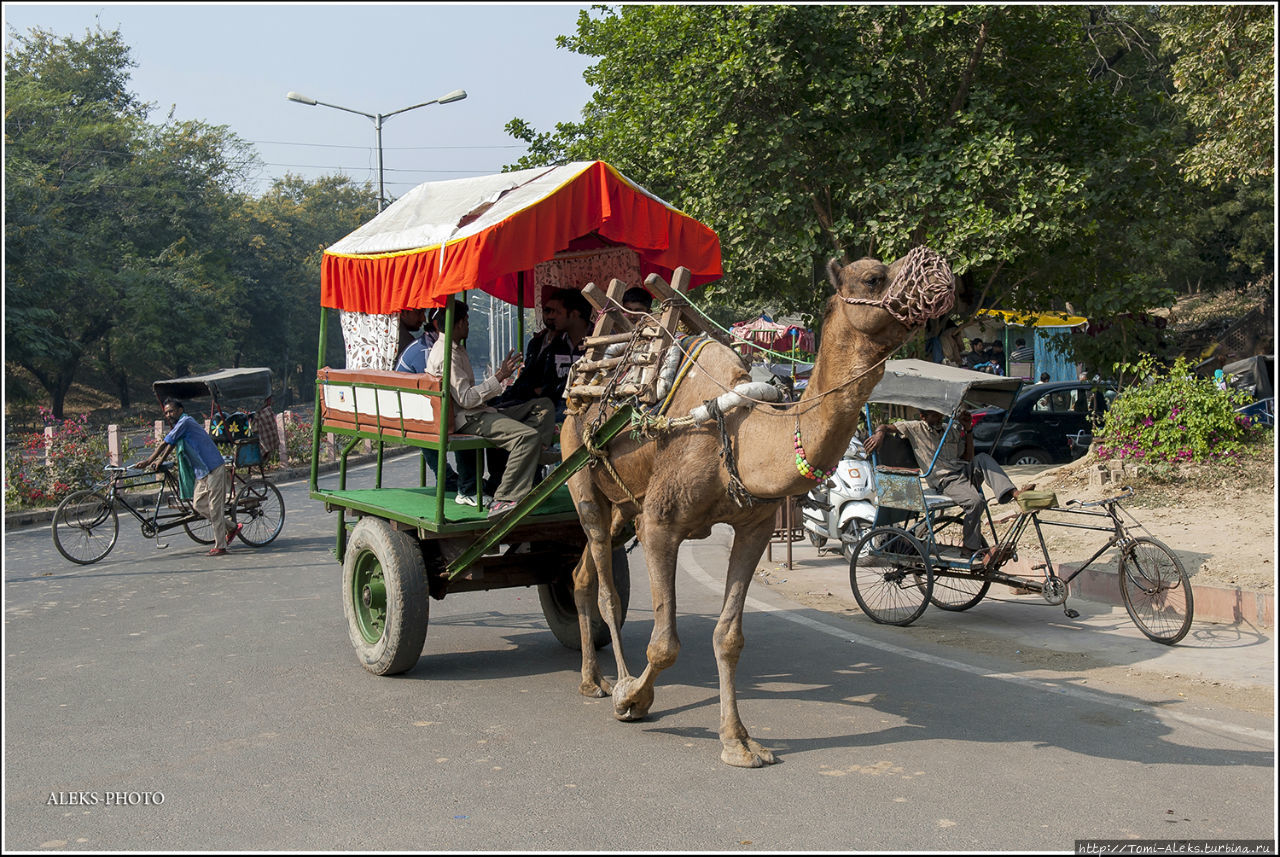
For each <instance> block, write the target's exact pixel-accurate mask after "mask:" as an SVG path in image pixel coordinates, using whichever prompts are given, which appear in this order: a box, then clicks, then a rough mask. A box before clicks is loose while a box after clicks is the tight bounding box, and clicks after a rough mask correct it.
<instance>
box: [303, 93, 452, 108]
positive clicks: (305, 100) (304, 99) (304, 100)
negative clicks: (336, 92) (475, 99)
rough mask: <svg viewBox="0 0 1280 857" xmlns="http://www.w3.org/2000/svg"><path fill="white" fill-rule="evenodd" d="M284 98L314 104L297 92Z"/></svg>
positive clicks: (314, 102)
mask: <svg viewBox="0 0 1280 857" xmlns="http://www.w3.org/2000/svg"><path fill="white" fill-rule="evenodd" d="M463 97H464V98H465V97H466V93H465V92H464V93H463ZM285 98H287V99H289V100H290V101H296V102H298V103H299V104H310V105H311V106H313V107H314V106H315V104H316V100H315V99H314V98H309V97H308V96H305V95H303V94H301V93H298V92H290V93H289V94H288V95H286V96H285Z"/></svg>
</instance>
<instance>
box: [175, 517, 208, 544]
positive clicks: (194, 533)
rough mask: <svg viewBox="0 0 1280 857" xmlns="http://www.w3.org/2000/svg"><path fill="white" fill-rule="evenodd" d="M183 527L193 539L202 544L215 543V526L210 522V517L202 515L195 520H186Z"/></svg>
mask: <svg viewBox="0 0 1280 857" xmlns="http://www.w3.org/2000/svg"><path fill="white" fill-rule="evenodd" d="M182 529H184V530H186V531H187V535H189V536H191V541H193V542H195V543H196V544H200V545H211V544H213V526H212V525H211V524H210V523H209V519H208V518H204V517H200V518H196V519H195V520H194V521H185V522H183V524H182Z"/></svg>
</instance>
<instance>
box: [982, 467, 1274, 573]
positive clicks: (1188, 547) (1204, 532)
mask: <svg viewBox="0 0 1280 857" xmlns="http://www.w3.org/2000/svg"><path fill="white" fill-rule="evenodd" d="M1097 464H1098V462H1097V460H1096V459H1095V458H1093V457H1092V456H1086V457H1085V458H1083V459H1080V460H1079V461H1076V462H1072V463H1071V464H1068V465H1064V466H1062V467H1058V468H1054V469H1051V470H1048V471H1045V472H1043V473H1041V474H1040V475H1039V476H1037V477H1035V478H1034V479H1033V480H1032V481H1034V482H1035V483H1036V487H1037V488H1038V489H1045V490H1049V491H1053V492H1055V493H1056V494H1057V495H1058V501H1059V502H1060V503H1062V502H1065V501H1067V500H1071V499H1077V500H1084V501H1088V500H1096V499H1099V498H1101V497H1107V496H1112V495H1114V494H1115V493H1117V490H1118V489H1120V488H1123V487H1124V486H1132V487H1133V489H1134V496H1133V499H1132V501H1130V502H1126V503H1124V504H1122V505H1123V507H1124V508H1125V509H1127V510H1128V511H1129V512H1130V513H1131V515H1132V518H1133V519H1136V520H1137V521H1138V522H1140V523H1141V524H1142V526H1143V527H1144V528H1145V529H1146V530H1147V532H1149V533H1150V534H1151V535H1152V536H1154V537H1155V538H1157V539H1159V540H1160V541H1162V542H1164V543H1165V544H1167V545H1168V546H1169V547H1170V548H1172V549H1173V550H1174V551H1175V552H1176V553H1177V554H1178V557H1179V558H1180V559H1181V560H1182V563H1183V565H1184V566H1185V567H1186V569H1187V573H1188V574H1189V575H1190V576H1191V580H1192V582H1193V583H1199V584H1209V585H1214V586H1225V587H1239V588H1241V589H1244V590H1248V591H1255V592H1274V591H1275V584H1276V569H1275V551H1276V531H1275V522H1276V496H1275V460H1274V446H1272V447H1270V448H1268V449H1266V450H1257V451H1256V452H1255V453H1254V454H1252V455H1250V456H1247V457H1246V458H1245V459H1244V460H1243V461H1241V463H1240V464H1238V465H1202V466H1195V465H1187V466H1184V467H1182V468H1181V469H1180V470H1177V471H1173V472H1171V473H1169V474H1166V475H1163V476H1162V477H1160V478H1155V477H1143V476H1142V475H1141V472H1139V475H1138V476H1137V478H1132V477H1131V478H1127V479H1125V480H1124V481H1122V482H1120V483H1118V485H1115V484H1109V485H1102V486H1091V485H1090V483H1089V471H1090V470H1091V469H1094V468H1095V466H1096V465H1097ZM993 508H998V507H993ZM1129 523H1130V525H1132V523H1133V520H1130V521H1129ZM1045 535H1046V542H1047V543H1048V546H1049V551H1050V555H1051V556H1053V557H1054V558H1055V560H1058V561H1068V562H1069V561H1071V559H1072V558H1079V559H1080V560H1081V561H1083V560H1085V559H1087V558H1088V557H1089V556H1091V555H1092V554H1093V552H1094V551H1095V550H1097V548H1098V547H1099V545H1100V544H1101V542H1100V538H1101V539H1103V540H1105V538H1106V536H1105V534H1103V533H1095V532H1090V531H1086V530H1070V529H1066V528H1062V527H1049V528H1046V529H1045ZM1104 559H1105V558H1104ZM1100 561H1102V560H1100Z"/></svg>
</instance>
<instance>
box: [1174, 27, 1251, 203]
mask: <svg viewBox="0 0 1280 857" xmlns="http://www.w3.org/2000/svg"><path fill="white" fill-rule="evenodd" d="M1160 11H1161V18H1162V20H1161V22H1160V23H1159V24H1158V25H1156V30H1157V32H1158V33H1159V34H1160V36H1161V38H1162V47H1163V49H1164V50H1165V51H1166V52H1168V53H1169V54H1170V55H1171V56H1172V57H1174V61H1173V66H1172V72H1173V82H1174V85H1175V86H1176V87H1177V93H1176V94H1175V95H1174V101H1175V102H1177V103H1178V104H1179V105H1181V106H1182V107H1184V108H1185V110H1186V115H1187V119H1188V120H1189V121H1190V122H1191V123H1192V124H1193V125H1194V126H1195V127H1196V129H1197V130H1198V132H1199V135H1198V137H1197V139H1196V142H1195V144H1194V145H1193V146H1192V147H1191V148H1189V149H1188V150H1187V151H1186V152H1184V153H1183V155H1182V157H1181V162H1182V165H1183V166H1184V167H1185V169H1186V173H1187V176H1188V177H1189V178H1190V179H1191V180H1192V181H1195V182H1197V183H1201V184H1207V185H1220V184H1222V183H1225V182H1229V181H1234V180H1239V179H1243V180H1246V181H1256V182H1259V183H1262V184H1270V183H1271V181H1272V179H1273V177H1274V175H1275V160H1274V135H1275V8H1274V7H1273V6H1271V5H1270V4H1267V5H1244V4H1239V5H1230V6H1223V5H1206V6H1197V5H1188V6H1162V7H1160Z"/></svg>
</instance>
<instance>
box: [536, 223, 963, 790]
mask: <svg viewBox="0 0 1280 857" xmlns="http://www.w3.org/2000/svg"><path fill="white" fill-rule="evenodd" d="M918 251H924V252H925V253H927V254H931V255H930V257H929V258H930V259H931V260H933V261H934V267H933V270H932V273H930V274H929V276H928V278H927V279H928V281H929V282H928V286H927V288H925V290H924V291H920V290H919V289H917V293H916V294H914V295H904V293H903V290H902V287H901V286H902V283H901V282H899V276H900V275H901V274H902V273H903V272H904V271H905V270H907V269H908V268H910V265H912V264H914V265H915V267H914V268H910V270H912V271H915V272H916V273H919V270H920V266H919V257H913V256H911V255H910V254H909V255H908V256H907V257H904V258H903V259H899V260H898V261H896V262H894V263H893V264H892V265H889V266H886V265H885V264H883V263H882V262H880V261H878V260H875V259H865V258H864V259H860V260H858V261H856V262H852V263H850V264H847V265H841V264H840V262H839V261H838V260H836V259H832V260H831V262H830V263H829V264H828V266H827V272H828V276H829V278H830V280H831V284H832V285H833V286H834V287H835V294H834V295H832V296H831V297H830V298H829V299H828V301H827V305H826V312H825V316H824V318H823V323H822V334H823V335H822V343H821V347H820V348H819V351H818V355H817V360H816V363H815V364H814V367H813V372H812V374H811V376H810V381H809V384H808V389H807V390H806V391H805V393H804V395H803V396H802V397H801V398H800V400H799V401H798V402H796V403H792V404H786V405H781V404H779V405H768V404H757V405H756V406H755V407H753V408H750V409H746V410H742V409H739V410H733V411H730V412H728V413H726V414H724V416H723V426H724V429H723V432H724V435H725V436H727V438H728V440H729V442H730V443H731V449H732V453H733V454H732V456H730V458H736V471H735V469H734V468H732V467H731V464H732V462H731V461H730V462H726V460H724V459H723V458H722V448H723V445H722V444H723V440H724V437H722V431H721V429H720V427H719V425H718V424H717V422H715V421H711V422H708V423H704V424H702V425H698V426H692V427H683V428H679V429H676V430H673V431H671V432H669V433H668V434H666V435H663V436H659V437H658V438H657V439H652V440H642V439H636V438H634V437H632V436H631V435H630V434H627V433H623V434H621V435H618V436H617V437H616V438H615V439H614V440H613V441H612V442H611V443H609V444H608V445H607V447H606V448H605V453H606V455H607V463H608V464H609V465H611V468H610V467H607V466H593V467H588V468H582V469H581V470H579V471H578V472H577V473H576V474H574V475H573V477H572V478H571V479H570V480H569V490H570V494H571V496H572V497H573V502H574V505H575V506H576V507H577V511H578V515H579V518H580V519H581V521H582V525H583V529H584V530H585V532H586V534H587V539H588V544H587V547H586V549H584V551H583V555H582V558H581V560H580V561H579V563H578V565H577V567H576V568H575V569H574V599H575V603H576V605H577V608H578V616H579V625H580V627H581V629H582V681H581V684H580V685H579V690H580V692H581V693H582V694H583V695H585V696H591V697H605V696H609V695H612V698H613V707H614V716H615V717H616V718H617V719H619V720H622V721H633V720H639V719H641V718H643V717H644V716H645V715H647V714H648V712H649V709H650V707H651V706H652V704H653V698H654V684H655V682H656V680H657V677H658V674H659V673H661V672H662V671H663V670H664V669H666V668H668V667H670V666H671V665H672V664H673V663H675V660H676V656H677V654H678V653H679V651H680V640H679V638H678V636H677V635H676V600H675V575H676V552H677V550H678V549H679V546H680V543H681V542H683V541H684V540H686V539H698V538H706V537H707V536H709V535H710V533H711V528H712V525H714V524H718V523H725V524H729V525H730V526H732V527H733V529H734V536H733V546H732V548H731V550H730V555H729V564H728V570H727V573H726V575H725V594H724V605H723V608H722V609H721V612H720V616H719V619H718V621H717V622H716V626H715V631H714V634H713V643H714V647H715V657H716V664H717V666H718V671H719V678H720V741H721V744H722V745H723V750H722V752H721V756H720V757H721V760H722V761H723V762H725V763H727V764H729V765H734V766H738V767H748V768H756V767H760V766H762V765H767V764H772V763H773V762H774V761H775V757H774V754H773V752H772V751H770V750H769V749H767V748H765V747H763V746H761V745H760V744H759V743H758V742H757V741H755V740H754V739H753V738H752V737H751V736H750V735H749V734H748V732H747V729H746V727H745V726H744V725H743V723H742V719H741V717H740V716H739V713H738V701H737V692H736V687H735V673H736V670H737V665H738V659H739V657H740V655H741V653H742V649H743V643H744V638H743V631H742V613H743V606H744V604H745V602H746V597H747V588H748V586H749V585H750V584H751V580H752V577H753V576H754V573H755V570H756V567H757V564H758V562H759V560H760V557H761V555H762V554H763V553H764V550H765V547H766V545H767V544H768V541H769V538H770V535H771V533H772V531H773V528H774V520H775V514H776V512H777V510H778V508H779V506H780V505H781V503H782V501H783V499H784V498H786V497H791V496H795V495H800V494H804V493H806V492H807V491H809V490H810V489H811V488H812V487H813V486H814V484H815V481H814V479H815V478H824V473H825V471H826V470H827V469H828V468H832V467H834V466H835V464H836V462H837V461H838V460H839V459H840V457H841V455H842V453H843V452H844V450H845V447H846V446H847V445H848V443H849V439H850V438H851V437H852V436H853V433H854V431H855V429H856V428H857V425H858V417H859V412H860V410H861V408H862V407H863V405H864V404H865V403H866V401H867V399H868V397H869V396H870V395H871V391H872V389H873V388H874V387H875V385H876V383H877V382H878V381H879V380H880V378H881V377H882V376H883V374H884V360H885V359H886V358H888V357H889V355H890V354H892V353H893V351H894V350H895V349H897V348H898V346H900V345H902V344H903V343H904V342H905V341H906V340H907V339H908V338H909V337H910V336H911V335H912V334H913V333H914V331H915V330H916V329H917V327H918V326H919V325H920V324H921V323H923V322H924V321H925V320H926V318H928V317H932V316H936V315H940V314H941V313H943V312H946V311H947V310H949V309H950V307H951V304H952V300H953V299H954V279H953V278H952V276H951V272H950V269H949V268H947V267H946V263H945V262H942V261H941V259H940V258H939V257H937V256H936V254H932V251H928V250H925V248H917V250H916V251H912V252H913V253H917V252H918ZM908 260H913V262H911V263H909V262H908ZM939 265H940V267H939ZM939 272H941V273H939ZM902 279H906V278H902ZM916 280H917V283H916V286H917V287H919V285H920V278H919V277H917V278H916ZM926 292H927V294H926ZM907 304H910V305H911V306H910V307H907V306H906V305H907ZM922 304H924V305H930V306H926V307H925V309H924V310H923V311H922V310H921V305H922ZM944 304H945V306H944ZM904 307H905V310H904ZM749 380H750V376H749V374H748V368H747V366H746V364H745V362H744V361H743V359H742V358H741V357H740V356H739V355H738V354H737V353H736V352H735V351H734V350H732V349H731V348H729V347H727V346H725V345H723V344H720V343H716V342H712V343H710V344H709V345H708V346H707V347H705V348H704V349H703V350H702V351H701V353H700V354H699V356H698V357H697V360H696V363H695V365H694V367H693V368H692V370H691V371H689V373H688V374H687V376H686V377H685V379H684V380H683V381H682V383H681V384H680V385H679V386H678V387H677V388H676V390H675V392H674V394H673V400H672V405H671V408H670V413H673V414H684V413H688V412H690V411H693V410H695V409H696V408H697V407H698V406H700V405H703V403H704V402H707V401H708V400H710V399H715V398H717V397H719V396H721V395H722V394H724V393H725V391H727V390H732V389H734V388H735V387H737V386H738V385H740V384H745V383H747V382H749ZM601 407H602V405H601V404H600V403H599V402H594V403H591V404H590V405H589V406H587V407H586V408H585V409H583V410H581V411H580V412H578V413H573V408H572V407H571V408H570V413H569V414H568V415H567V417H566V419H565V423H564V426H563V429H562V432H561V439H560V443H561V450H562V454H563V456H564V457H565V458H568V456H569V455H571V454H572V453H573V451H574V450H576V449H578V448H579V447H581V446H583V445H584V440H583V433H584V431H585V430H588V429H589V428H590V427H591V425H592V421H593V418H595V417H596V416H598V414H597V410H598V409H599V408H601ZM605 407H607V406H605ZM801 468H804V469H809V470H810V473H811V474H812V475H810V476H806V475H805V474H804V473H803V472H802V470H801ZM611 471H612V472H611ZM735 472H736V474H738V478H740V482H738V484H737V485H735V486H733V488H745V489H746V491H747V492H749V495H750V498H749V499H748V500H747V501H746V502H745V503H743V499H742V494H741V492H740V491H738V492H735V491H734V490H732V489H731V483H733V481H734V479H735V476H734V475H733V474H734V473H735ZM619 483H621V484H619ZM624 486H625V487H624ZM735 493H736V495H737V499H735V496H734V495H735ZM632 520H634V521H635V526H636V536H637V538H638V539H639V542H640V545H641V546H642V548H643V549H644V553H645V560H646V563H647V565H648V568H649V585H650V589H651V591H652V596H653V609H654V627H653V632H652V635H651V637H650V640H649V645H648V647H647V649H646V655H647V658H648V663H647V665H646V666H645V669H644V671H643V672H642V673H641V674H640V676H639V677H635V676H633V675H631V673H630V672H629V671H628V669H627V665H626V660H625V655H624V652H623V648H622V641H621V638H620V636H619V629H618V624H619V623H618V616H617V610H616V605H618V603H619V602H618V600H617V593H616V592H615V591H614V586H613V576H612V569H611V566H610V556H611V540H612V538H613V537H615V536H616V535H617V534H618V533H619V532H620V531H621V528H622V527H623V526H624V525H625V524H626V523H628V522H629V521H632ZM593 599H595V600H597V601H598V605H599V611H600V615H601V616H603V617H604V620H605V622H606V624H607V625H608V627H609V631H610V634H611V636H612V642H613V651H614V656H615V658H616V659H617V680H616V681H615V682H614V684H613V685H612V687H611V686H610V684H609V682H608V681H606V680H605V678H604V677H603V676H602V675H601V672H600V666H599V663H598V661H597V657H596V653H595V650H594V647H593V646H592V644H591V636H590V618H589V617H590V616H591V614H592V609H591V608H592V602H593Z"/></svg>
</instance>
